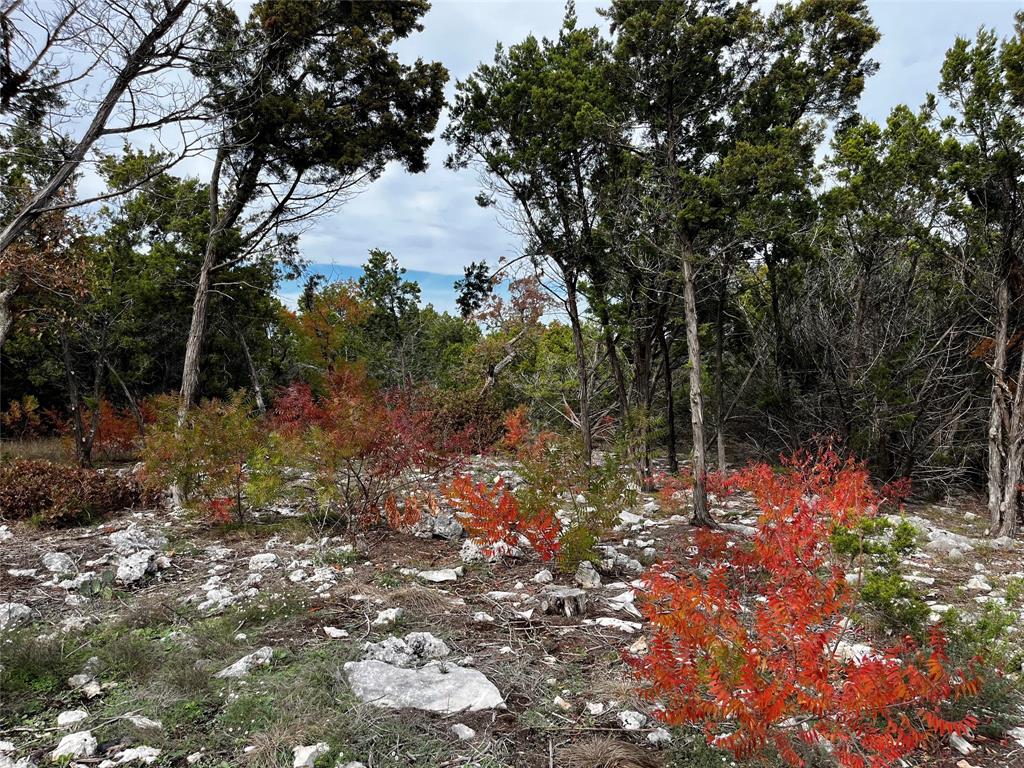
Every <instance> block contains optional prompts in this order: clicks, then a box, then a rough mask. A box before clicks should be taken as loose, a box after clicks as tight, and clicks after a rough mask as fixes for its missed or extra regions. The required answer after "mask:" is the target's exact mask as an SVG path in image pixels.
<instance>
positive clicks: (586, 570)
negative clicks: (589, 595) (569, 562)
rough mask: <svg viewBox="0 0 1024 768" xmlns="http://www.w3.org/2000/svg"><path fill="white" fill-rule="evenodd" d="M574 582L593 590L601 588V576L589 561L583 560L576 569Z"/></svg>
mask: <svg viewBox="0 0 1024 768" xmlns="http://www.w3.org/2000/svg"><path fill="white" fill-rule="evenodd" d="M573 580H574V581H575V582H576V583H577V584H579V585H580V586H581V587H584V588H587V589H593V588H595V587H600V586H601V575H600V574H599V573H598V572H597V569H596V568H594V564H593V563H592V562H590V561H589V560H583V561H582V562H581V563H580V564H579V566H577V568H576V575H575V576H573Z"/></svg>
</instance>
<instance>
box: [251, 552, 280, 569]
mask: <svg viewBox="0 0 1024 768" xmlns="http://www.w3.org/2000/svg"><path fill="white" fill-rule="evenodd" d="M277 564H278V561H277V555H275V554H274V553H273V552H261V553H260V554H258V555H253V556H252V557H250V558H249V570H250V571H253V572H255V573H263V572H264V571H270V570H273V569H274V568H277Z"/></svg>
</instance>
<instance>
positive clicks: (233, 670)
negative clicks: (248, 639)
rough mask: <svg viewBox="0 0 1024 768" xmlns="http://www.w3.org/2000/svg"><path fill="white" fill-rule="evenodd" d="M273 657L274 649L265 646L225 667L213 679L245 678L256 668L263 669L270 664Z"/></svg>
mask: <svg viewBox="0 0 1024 768" xmlns="http://www.w3.org/2000/svg"><path fill="white" fill-rule="evenodd" d="M273 656H274V649H273V648H271V647H270V646H269V645H265V646H263V647H262V648H260V649H259V650H256V651H253V652H252V653H250V654H249V655H247V656H243V657H242V658H240V659H239V660H238V661H236V662H235V663H234V664H232V665H231V666H229V667H225V668H224V669H222V670H221V671H220V672H218V673H217V674H216V675H214V677H218V678H222V679H223V678H233V677H245V676H246V675H248V674H249V673H250V672H252V670H254V669H256V667H263V666H266V665H267V664H269V663H270V660H271V659H272V658H273Z"/></svg>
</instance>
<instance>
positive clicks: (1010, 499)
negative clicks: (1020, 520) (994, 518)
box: [999, 354, 1024, 536]
mask: <svg viewBox="0 0 1024 768" xmlns="http://www.w3.org/2000/svg"><path fill="white" fill-rule="evenodd" d="M1016 386H1017V389H1016V391H1015V392H1014V396H1013V406H1012V407H1013V411H1012V414H1011V416H1010V429H1009V433H1008V434H1007V436H1006V470H1005V475H1006V476H1005V477H1004V478H1003V495H1002V499H1001V501H1000V502H999V517H1000V526H999V535H1000V536H1014V535H1016V533H1017V517H1018V512H1019V509H1018V505H1019V502H1020V487H1021V481H1022V479H1024V478H1022V477H1021V473H1022V472H1024V354H1022V355H1021V358H1020V366H1019V369H1018V371H1017V381H1016Z"/></svg>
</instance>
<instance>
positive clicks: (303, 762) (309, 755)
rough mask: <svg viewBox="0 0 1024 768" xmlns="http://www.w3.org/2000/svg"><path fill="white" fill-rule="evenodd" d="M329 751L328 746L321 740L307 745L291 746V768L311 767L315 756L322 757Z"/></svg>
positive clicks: (315, 759) (314, 761) (315, 758)
mask: <svg viewBox="0 0 1024 768" xmlns="http://www.w3.org/2000/svg"><path fill="white" fill-rule="evenodd" d="M330 751H331V748H330V746H329V745H328V744H327V743H326V742H323V741H321V742H318V743H317V744H311V745H310V746H308V747H293V748H292V768H313V765H314V764H315V763H316V761H317V758H319V757H323V756H324V755H326V754H327V753H328V752H330Z"/></svg>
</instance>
